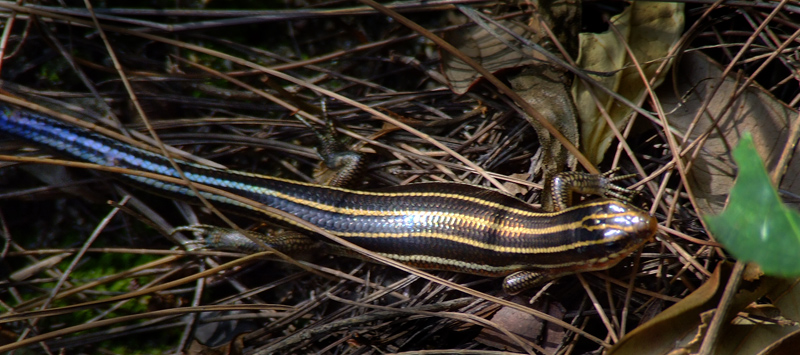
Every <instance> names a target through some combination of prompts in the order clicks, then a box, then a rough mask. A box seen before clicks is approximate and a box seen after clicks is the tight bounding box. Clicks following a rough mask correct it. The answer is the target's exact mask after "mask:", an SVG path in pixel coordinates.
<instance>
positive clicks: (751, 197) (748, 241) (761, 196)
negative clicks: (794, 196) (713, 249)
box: [704, 134, 800, 276]
mask: <svg viewBox="0 0 800 355" xmlns="http://www.w3.org/2000/svg"><path fill="white" fill-rule="evenodd" d="M733 158H734V160H735V161H736V164H737V166H738V168H739V175H738V176H737V177H736V182H735V184H734V185H733V189H731V193H730V197H729V199H728V205H727V206H726V207H725V210H724V211H722V214H720V215H719V216H704V220H705V222H706V224H707V225H708V228H709V230H710V231H711V233H712V235H713V236H714V237H715V238H716V239H717V240H718V241H719V242H720V243H722V244H723V245H724V246H725V248H726V249H728V250H729V251H730V252H731V254H733V256H734V257H736V258H737V259H739V260H742V261H753V262H755V263H757V264H759V265H760V266H761V269H762V270H763V271H764V273H766V274H769V275H776V276H800V215H798V214H797V212H795V211H794V210H791V209H789V208H787V207H786V206H785V205H784V204H783V203H782V202H781V200H780V198H779V197H778V193H777V192H776V191H775V189H774V188H773V187H772V184H771V183H770V180H769V177H768V176H767V172H766V171H765V170H764V163H763V162H762V161H761V158H760V157H759V156H758V153H756V150H755V146H754V144H753V138H752V137H751V136H750V134H745V135H744V136H743V137H742V139H741V140H740V141H739V146H738V147H736V149H734V151H733Z"/></svg>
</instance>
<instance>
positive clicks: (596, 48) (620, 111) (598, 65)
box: [572, 2, 684, 164]
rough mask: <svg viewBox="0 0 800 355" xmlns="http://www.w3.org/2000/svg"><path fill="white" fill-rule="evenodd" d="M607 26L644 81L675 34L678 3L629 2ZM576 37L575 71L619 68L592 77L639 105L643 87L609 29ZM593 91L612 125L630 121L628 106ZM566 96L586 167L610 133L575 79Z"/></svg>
mask: <svg viewBox="0 0 800 355" xmlns="http://www.w3.org/2000/svg"><path fill="white" fill-rule="evenodd" d="M611 22H612V23H613V24H614V25H615V27H616V28H617V29H618V30H619V31H620V32H621V33H622V35H623V36H624V37H625V38H624V39H623V40H624V41H627V43H628V45H629V46H630V47H631V50H632V51H633V53H634V54H635V55H636V58H637V60H638V62H639V63H640V64H642V67H643V69H644V72H645V75H647V77H648V79H649V78H651V77H653V75H654V72H655V70H656V69H657V68H658V66H659V65H660V64H661V62H662V61H664V60H666V59H667V58H666V55H667V53H668V52H669V50H670V48H672V46H673V45H674V44H675V43H676V42H677V40H678V38H679V37H680V36H681V32H682V31H683V23H684V16H683V4H674V3H651V2H645V3H643V4H640V3H637V2H633V3H632V4H631V5H630V6H629V7H628V8H626V9H625V11H623V12H622V13H621V14H619V15H617V16H614V17H613V18H612V19H611ZM580 36H581V38H580V40H581V45H580V47H581V54H580V56H579V57H578V61H577V62H578V67H580V68H582V69H584V70H590V71H595V72H614V71H617V70H619V69H622V68H625V69H624V70H622V71H620V72H618V73H617V74H616V75H613V76H610V77H596V78H595V79H596V80H597V81H599V82H600V83H601V84H602V85H604V86H605V87H607V88H609V89H612V90H613V91H615V92H617V93H619V94H620V95H622V96H624V97H626V98H627V99H629V100H631V101H633V102H638V101H640V100H641V99H642V97H644V95H645V94H646V93H645V90H644V84H643V83H642V79H641V77H640V76H639V73H638V72H637V70H636V68H634V67H631V66H630V65H631V61H630V59H629V58H628V54H627V53H626V51H625V46H624V45H623V43H624V42H622V41H621V40H620V39H619V38H618V37H617V35H616V34H614V33H613V32H611V31H610V30H609V31H606V32H603V33H599V34H598V33H581V35H580ZM662 81H663V74H662V76H660V77H659V78H658V80H656V82H655V86H658V85H659V84H660V83H661V82H662ZM593 91H594V93H595V94H596V95H597V98H598V100H599V101H600V104H601V106H603V108H605V109H606V111H608V114H609V116H610V117H611V120H612V121H613V122H614V124H615V125H616V126H617V127H623V126H624V125H625V124H626V123H627V122H628V119H629V118H630V113H631V111H632V110H631V108H630V107H628V106H625V105H622V104H620V103H619V102H617V101H616V100H614V99H612V98H611V97H610V96H608V95H606V94H604V93H601V92H599V90H597V89H594V90H593ZM572 95H573V97H574V99H575V104H576V106H577V109H578V113H579V115H578V116H579V117H580V127H581V132H580V133H581V149H582V151H583V152H584V154H585V155H586V157H587V158H589V160H590V161H591V162H592V163H594V164H597V163H599V162H600V161H602V160H603V157H604V155H605V152H606V150H608V147H609V146H610V144H611V141H612V140H613V139H614V133H613V131H612V130H611V128H610V127H609V126H608V125H607V124H606V120H605V119H604V118H603V116H602V115H601V114H600V111H599V110H598V108H597V106H596V104H595V101H594V99H593V98H592V95H590V93H589V91H588V90H587V89H586V86H585V84H583V83H582V82H580V81H578V80H576V81H575V83H574V84H573V87H572Z"/></svg>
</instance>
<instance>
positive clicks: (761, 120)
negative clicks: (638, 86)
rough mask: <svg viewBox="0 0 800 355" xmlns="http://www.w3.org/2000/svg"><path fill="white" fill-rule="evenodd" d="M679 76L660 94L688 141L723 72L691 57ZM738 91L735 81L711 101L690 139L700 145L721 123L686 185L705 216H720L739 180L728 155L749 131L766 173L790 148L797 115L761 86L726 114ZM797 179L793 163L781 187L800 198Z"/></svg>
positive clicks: (798, 167) (797, 168)
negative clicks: (704, 135)
mask: <svg viewBox="0 0 800 355" xmlns="http://www.w3.org/2000/svg"><path fill="white" fill-rule="evenodd" d="M676 72H677V73H679V75H677V76H676V80H677V87H676V88H675V89H673V88H667V87H665V88H662V89H661V90H659V92H658V94H659V98H660V100H661V104H662V105H663V107H664V110H665V111H666V112H667V113H668V114H667V119H668V121H669V124H670V126H671V128H672V129H674V130H675V131H676V132H677V133H678V134H680V135H681V136H684V135H685V133H686V132H687V130H688V128H689V127H690V126H691V124H692V120H693V119H694V117H695V115H696V113H697V111H698V110H699V109H700V108H701V105H702V103H703V100H705V99H706V97H707V96H708V95H710V94H711V92H712V90H713V89H714V88H715V87H716V86H717V85H718V82H719V78H720V76H721V75H722V68H721V67H720V66H719V65H718V64H716V63H714V62H713V61H712V60H711V59H709V58H708V57H706V56H705V55H703V54H700V53H696V52H691V53H687V54H686V55H684V56H683V57H682V58H681V60H680V62H679V63H678V67H677V69H676ZM739 86H740V85H739V83H738V82H737V80H736V79H735V78H733V77H729V78H726V79H725V80H724V81H723V82H722V85H720V86H719V89H718V91H717V93H716V95H715V96H714V97H713V98H712V99H711V103H710V105H709V107H708V109H707V114H706V115H703V116H702V117H701V119H700V120H699V122H697V124H696V127H695V128H694V130H693V131H692V132H691V135H690V138H691V140H692V141H694V140H696V139H697V138H698V137H699V136H700V135H701V134H703V133H705V132H707V131H709V130H711V129H712V128H713V127H714V126H713V125H712V117H713V118H717V119H718V123H717V125H716V129H713V130H712V131H711V133H710V135H709V136H708V139H707V140H706V141H705V143H703V146H702V149H701V150H700V151H699V152H698V154H697V158H696V159H695V160H694V161H693V163H692V166H691V168H690V170H689V172H688V179H689V181H688V183H689V184H690V187H691V189H692V192H693V193H694V195H695V197H696V200H697V204H698V206H697V207H699V208H700V210H701V211H703V212H705V213H713V214H718V213H719V212H721V211H722V208H723V207H724V205H725V201H726V199H727V197H728V193H729V192H730V190H731V186H732V185H733V179H734V177H735V165H734V163H733V160H732V157H731V156H730V152H731V149H732V147H735V146H736V145H737V144H738V143H739V138H740V137H741V135H742V133H744V132H750V133H751V134H752V135H753V139H754V142H755V146H756V150H757V151H758V153H759V155H760V156H761V158H762V159H764V161H765V163H766V166H767V171H772V170H773V169H774V168H775V165H776V164H777V161H778V159H779V157H780V154H781V152H782V150H783V148H784V146H785V145H786V144H788V143H787V140H788V136H789V129H790V127H791V123H792V122H793V121H794V120H795V119H796V117H797V112H795V111H794V110H792V109H791V108H789V107H787V106H786V105H784V104H782V103H781V102H779V101H778V100H776V99H775V98H774V97H773V96H772V95H770V94H769V93H768V92H767V91H766V90H764V89H763V88H761V87H759V86H757V85H752V86H751V87H749V88H747V89H746V90H745V92H744V93H743V94H742V95H741V96H740V97H739V98H738V99H737V100H736V102H734V104H733V105H731V106H730V107H731V109H729V110H728V111H726V112H723V110H724V109H725V106H726V104H727V102H728V98H729V97H731V96H732V95H733V93H734V92H735V91H736V90H737V89H738V88H739ZM675 93H677V95H679V96H685V95H686V94H687V93H690V94H689V95H688V96H687V97H686V98H682V97H678V96H676V94H675ZM682 100H683V101H684V102H681V101H682ZM687 156H691V154H688V155H687ZM796 156H797V154H795V157H796ZM794 160H795V161H796V160H797V159H794ZM798 176H800V164H796V163H795V164H790V165H789V169H788V172H787V174H786V178H784V181H783V183H782V184H781V187H782V188H784V189H786V190H788V191H790V192H793V193H800V180H798Z"/></svg>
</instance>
